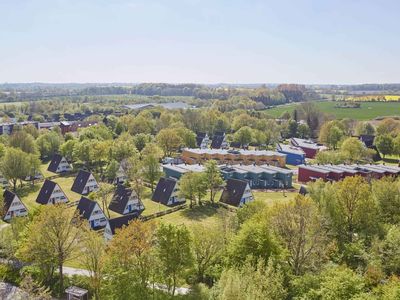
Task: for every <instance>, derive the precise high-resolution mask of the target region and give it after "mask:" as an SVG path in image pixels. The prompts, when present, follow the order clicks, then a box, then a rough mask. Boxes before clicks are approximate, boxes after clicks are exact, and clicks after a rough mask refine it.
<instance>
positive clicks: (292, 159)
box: [276, 144, 306, 166]
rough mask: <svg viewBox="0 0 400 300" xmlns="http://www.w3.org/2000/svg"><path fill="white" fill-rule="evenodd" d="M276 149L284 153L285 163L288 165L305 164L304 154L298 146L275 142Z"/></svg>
mask: <svg viewBox="0 0 400 300" xmlns="http://www.w3.org/2000/svg"><path fill="white" fill-rule="evenodd" d="M276 151H278V152H279V153H283V154H285V155H286V163H287V164H289V165H294V166H298V165H302V164H305V159H306V154H305V152H304V151H303V150H302V149H301V148H299V147H295V146H292V145H284V144H277V146H276Z"/></svg>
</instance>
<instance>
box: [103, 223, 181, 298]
mask: <svg viewBox="0 0 400 300" xmlns="http://www.w3.org/2000/svg"><path fill="white" fill-rule="evenodd" d="M155 235H156V225H155V223H154V222H152V221H149V222H141V221H131V222H130V223H129V224H128V226H124V227H123V228H121V229H117V230H116V233H115V235H114V237H113V239H112V240H111V242H110V244H109V247H108V251H107V255H106V257H105V268H104V280H105V284H104V285H103V286H104V288H103V292H104V294H105V295H106V296H108V297H106V298H108V299H120V300H125V299H126V300H128V299H132V300H133V299H149V298H150V296H151V295H150V292H149V291H150V290H149V282H151V280H153V276H154V272H155V271H156V270H158V268H159V266H158V265H156V264H155V258H154V252H153V250H154V245H155V242H156V236H155ZM176 254H177V255H179V250H178V251H177V253H176ZM127 286H129V287H130V288H127Z"/></svg>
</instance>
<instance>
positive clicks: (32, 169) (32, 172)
mask: <svg viewBox="0 0 400 300" xmlns="http://www.w3.org/2000/svg"><path fill="white" fill-rule="evenodd" d="M27 160H28V175H29V177H30V180H31V181H32V185H35V178H36V176H37V175H38V174H40V165H41V163H42V162H41V161H40V159H39V156H38V155H36V154H28V155H27Z"/></svg>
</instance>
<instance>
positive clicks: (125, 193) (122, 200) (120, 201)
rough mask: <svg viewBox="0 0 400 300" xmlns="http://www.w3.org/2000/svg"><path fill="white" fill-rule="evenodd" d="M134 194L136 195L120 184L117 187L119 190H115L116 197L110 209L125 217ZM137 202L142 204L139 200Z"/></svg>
mask: <svg viewBox="0 0 400 300" xmlns="http://www.w3.org/2000/svg"><path fill="white" fill-rule="evenodd" d="M132 193H134V192H133V190H132V189H129V188H127V187H124V186H123V185H121V184H119V185H118V186H117V189H116V190H115V193H114V196H113V198H112V200H111V202H110V205H109V206H108V208H109V209H110V210H112V211H115V212H117V213H119V214H121V215H123V214H124V210H125V207H126V205H127V204H128V201H129V198H130V197H131V195H132ZM137 200H138V201H139V202H141V201H140V200H139V199H137Z"/></svg>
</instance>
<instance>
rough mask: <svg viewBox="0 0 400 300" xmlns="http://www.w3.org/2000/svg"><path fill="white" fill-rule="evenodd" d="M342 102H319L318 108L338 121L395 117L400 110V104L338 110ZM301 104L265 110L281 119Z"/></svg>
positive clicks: (362, 104)
mask: <svg viewBox="0 0 400 300" xmlns="http://www.w3.org/2000/svg"><path fill="white" fill-rule="evenodd" d="M340 103H341V102H332V101H318V102H315V104H316V105H317V107H318V108H319V109H320V110H321V111H322V112H325V113H328V114H332V115H334V116H335V117H336V118H338V119H344V118H349V119H356V120H372V119H374V118H376V117H381V116H393V115H395V114H396V112H397V111H399V110H400V102H363V103H361V108H337V107H335V106H336V105H337V104H340ZM299 105H300V104H297V103H296V104H289V105H283V106H277V107H273V108H271V109H267V110H265V111H266V113H268V114H269V115H271V116H273V117H276V118H279V117H280V116H281V115H282V114H283V113H284V112H285V111H287V112H289V113H291V112H292V111H293V110H294V109H295V108H297V107H299Z"/></svg>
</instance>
